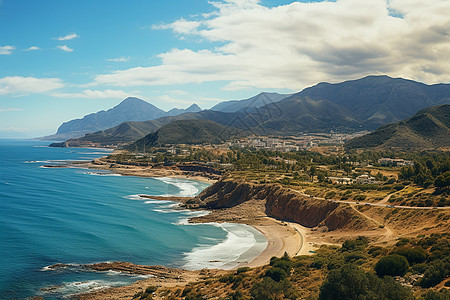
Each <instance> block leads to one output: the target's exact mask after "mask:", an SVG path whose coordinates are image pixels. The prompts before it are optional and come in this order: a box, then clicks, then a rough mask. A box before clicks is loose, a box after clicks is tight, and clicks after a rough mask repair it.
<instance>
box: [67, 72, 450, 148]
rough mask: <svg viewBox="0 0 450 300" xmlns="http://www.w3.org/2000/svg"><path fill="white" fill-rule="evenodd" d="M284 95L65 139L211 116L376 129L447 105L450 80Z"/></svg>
mask: <svg viewBox="0 0 450 300" xmlns="http://www.w3.org/2000/svg"><path fill="white" fill-rule="evenodd" d="M285 96H286V95H281V94H269V93H262V94H259V95H257V96H255V97H252V98H249V99H244V100H241V101H226V102H222V103H219V104H218V105H216V106H214V107H213V108H212V109H211V110H204V111H200V112H190V113H183V114H180V115H177V116H165V117H162V118H158V119H155V120H149V121H145V122H125V123H122V124H120V125H118V126H115V127H113V128H109V129H106V130H101V131H97V132H94V133H90V134H87V135H85V136H84V137H82V138H80V139H72V140H69V141H68V144H69V145H73V146H83V145H92V144H99V145H103V146H104V145H117V144H125V143H129V142H132V141H135V140H137V139H139V138H142V137H144V136H145V135H147V134H149V133H151V132H154V131H156V130H157V129H159V128H160V127H162V126H164V125H166V124H169V123H170V122H172V121H175V120H183V119H198V120H199V119H201V120H212V121H214V122H216V123H219V124H221V125H225V126H231V127H236V128H239V129H245V130H246V131H248V132H250V133H256V134H277V135H296V134H300V133H303V132H330V131H335V132H355V131H361V130H374V129H376V128H378V127H379V126H382V125H385V124H387V123H390V122H397V121H399V120H402V119H405V118H408V117H410V116H411V115H413V114H414V113H415V112H417V111H418V110H420V109H423V108H426V107H429V106H433V105H440V104H445V103H450V84H435V85H426V84H423V83H420V82H415V81H412V80H406V79H402V78H391V77H388V76H367V77H364V78H361V79H358V80H351V81H346V82H342V83H337V84H330V83H319V84H317V85H315V86H312V87H309V88H306V89H304V90H302V91H300V92H299V93H296V94H293V95H287V97H285ZM270 99H271V100H270ZM277 99H279V101H276V100H277ZM269 100H270V101H269ZM264 101H265V102H264ZM263 103H267V104H265V105H262V104H263ZM260 105H262V106H260ZM213 109H214V110H213ZM220 110H223V111H220Z"/></svg>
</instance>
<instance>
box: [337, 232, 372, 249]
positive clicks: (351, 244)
mask: <svg viewBox="0 0 450 300" xmlns="http://www.w3.org/2000/svg"><path fill="white" fill-rule="evenodd" d="M368 243H369V240H368V239H367V238H366V237H365V236H359V237H358V238H357V239H356V240H346V241H345V242H344V243H343V244H342V248H341V250H342V251H352V250H361V249H364V248H366V247H367V244H368Z"/></svg>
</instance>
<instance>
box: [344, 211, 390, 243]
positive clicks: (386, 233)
mask: <svg viewBox="0 0 450 300" xmlns="http://www.w3.org/2000/svg"><path fill="white" fill-rule="evenodd" d="M350 207H351V208H352V209H353V210H354V211H355V212H357V213H358V214H360V215H361V216H363V217H364V218H366V219H368V220H370V221H372V222H373V223H375V224H376V225H377V226H378V227H380V228H383V230H384V233H383V239H381V240H379V242H381V243H382V242H387V241H390V240H392V239H393V236H394V232H393V231H392V229H390V228H389V227H387V226H386V225H385V224H382V223H381V222H379V221H377V220H375V219H374V218H372V217H370V216H368V215H366V214H365V213H363V212H362V211H359V210H358V209H357V208H356V204H350Z"/></svg>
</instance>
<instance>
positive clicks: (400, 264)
mask: <svg viewBox="0 0 450 300" xmlns="http://www.w3.org/2000/svg"><path fill="white" fill-rule="evenodd" d="M408 269H409V263H408V260H407V259H406V258H405V257H404V256H401V255H398V254H391V255H388V256H384V257H382V258H381V259H380V260H379V261H378V262H377V263H376V265H375V272H376V273H377V275H378V276H380V277H384V276H386V275H389V276H403V275H405V273H406V271H407V270H408Z"/></svg>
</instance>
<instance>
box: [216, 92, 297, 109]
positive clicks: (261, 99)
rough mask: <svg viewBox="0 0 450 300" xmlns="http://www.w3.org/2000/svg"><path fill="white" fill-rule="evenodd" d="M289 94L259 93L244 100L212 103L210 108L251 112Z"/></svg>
mask: <svg viewBox="0 0 450 300" xmlns="http://www.w3.org/2000/svg"><path fill="white" fill-rule="evenodd" d="M290 95H291V94H278V93H266V92H263V93H260V94H258V95H256V96H253V97H251V98H248V99H244V100H230V101H223V102H220V103H219V104H216V105H214V106H213V107H212V108H211V110H215V111H222V112H229V113H232V112H238V111H241V112H244V113H245V112H247V113H248V112H251V111H253V110H254V109H256V108H259V107H263V106H265V105H268V104H271V103H275V102H278V101H280V100H282V99H284V98H286V97H288V96H290Z"/></svg>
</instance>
